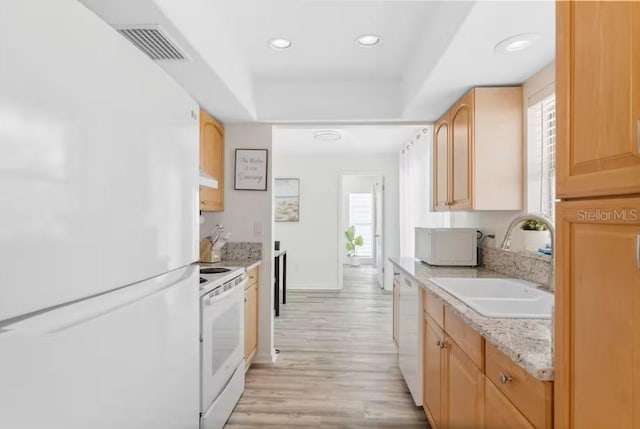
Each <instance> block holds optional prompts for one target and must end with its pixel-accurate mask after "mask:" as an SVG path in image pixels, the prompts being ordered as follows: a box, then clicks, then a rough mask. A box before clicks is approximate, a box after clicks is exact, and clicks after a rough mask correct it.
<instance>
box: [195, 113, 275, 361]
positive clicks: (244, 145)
mask: <svg viewBox="0 0 640 429" xmlns="http://www.w3.org/2000/svg"><path fill="white" fill-rule="evenodd" d="M224 140H225V190H224V191H225V195H224V212H221V213H204V214H203V217H204V219H205V221H204V224H202V225H200V238H202V237H204V236H206V235H207V234H208V233H209V232H211V230H212V229H213V228H214V227H215V225H216V224H218V223H220V224H223V225H224V226H225V229H226V231H227V232H231V233H232V236H231V238H230V241H252V242H261V243H262V265H261V266H260V272H259V276H260V284H259V287H258V307H259V308H258V317H259V321H258V324H259V331H258V353H257V355H256V360H255V361H256V362H258V363H268V362H273V360H274V357H275V354H274V351H273V348H274V347H273V282H272V281H271V278H272V275H273V274H272V272H273V251H272V248H273V245H272V243H273V241H272V223H273V209H272V202H271V201H272V200H271V198H272V189H273V179H272V178H273V176H272V174H271V172H272V171H273V170H272V167H271V165H270V164H271V160H272V151H271V148H272V144H271V140H272V138H271V125H268V124H232V125H227V126H226V127H225V138H224ZM236 148H241V149H267V150H269V165H268V176H267V191H266V192H265V191H235V190H234V189H233V179H234V170H235V168H234V156H235V149H236ZM256 226H257V227H261V229H262V233H261V234H256V233H254V231H255V229H256Z"/></svg>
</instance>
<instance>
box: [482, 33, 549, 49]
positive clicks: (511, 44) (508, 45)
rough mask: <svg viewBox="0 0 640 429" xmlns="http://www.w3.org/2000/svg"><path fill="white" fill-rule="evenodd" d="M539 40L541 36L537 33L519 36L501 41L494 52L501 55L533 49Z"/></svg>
mask: <svg viewBox="0 0 640 429" xmlns="http://www.w3.org/2000/svg"><path fill="white" fill-rule="evenodd" d="M539 38H540V35H539V34H535V33H525V34H518V35H516V36H512V37H509V38H507V39H504V40H502V41H500V42H499V43H498V44H497V45H496V46H495V47H494V48H493V50H494V51H496V52H498V53H501V54H511V53H514V52H520V51H524V50H525V49H527V48H529V47H531V45H533V44H534V43H535V42H536V41H537V40H538V39H539Z"/></svg>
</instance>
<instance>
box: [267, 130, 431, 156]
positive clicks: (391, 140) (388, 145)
mask: <svg viewBox="0 0 640 429" xmlns="http://www.w3.org/2000/svg"><path fill="white" fill-rule="evenodd" d="M327 129H330V130H336V131H339V132H340V134H341V135H342V138H341V139H340V140H337V141H318V140H316V139H315V138H314V137H313V134H314V133H315V132H316V131H320V130H327ZM432 131H433V130H432V127H431V126H425V125H345V126H327V127H325V126H320V127H319V126H310V125H305V126H275V127H273V150H274V152H278V153H393V154H397V153H398V152H399V151H400V149H401V147H402V146H403V145H405V144H408V143H409V142H410V141H411V140H413V139H415V138H416V137H417V138H420V137H422V135H423V134H424V133H427V134H430V133H431V132H432ZM418 136H420V137H418Z"/></svg>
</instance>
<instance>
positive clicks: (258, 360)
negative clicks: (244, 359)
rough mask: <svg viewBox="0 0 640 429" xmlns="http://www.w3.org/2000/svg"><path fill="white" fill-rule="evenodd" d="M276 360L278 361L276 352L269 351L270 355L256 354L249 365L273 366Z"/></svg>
mask: <svg viewBox="0 0 640 429" xmlns="http://www.w3.org/2000/svg"><path fill="white" fill-rule="evenodd" d="M276 359H278V355H277V354H276V351H275V350H271V353H269V352H267V353H258V354H256V356H255V357H254V358H253V362H251V363H252V364H254V363H255V364H267V365H273V364H274V363H276Z"/></svg>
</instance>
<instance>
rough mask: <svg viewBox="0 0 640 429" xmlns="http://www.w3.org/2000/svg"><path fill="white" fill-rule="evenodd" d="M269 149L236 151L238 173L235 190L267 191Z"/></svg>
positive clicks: (236, 172) (234, 184)
mask: <svg viewBox="0 0 640 429" xmlns="http://www.w3.org/2000/svg"><path fill="white" fill-rule="evenodd" d="M268 161H269V151H268V150H267V149H236V171H235V180H234V182H233V189H235V190H237V191H266V190H267V164H268Z"/></svg>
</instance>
